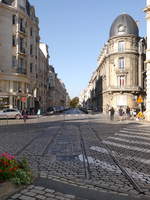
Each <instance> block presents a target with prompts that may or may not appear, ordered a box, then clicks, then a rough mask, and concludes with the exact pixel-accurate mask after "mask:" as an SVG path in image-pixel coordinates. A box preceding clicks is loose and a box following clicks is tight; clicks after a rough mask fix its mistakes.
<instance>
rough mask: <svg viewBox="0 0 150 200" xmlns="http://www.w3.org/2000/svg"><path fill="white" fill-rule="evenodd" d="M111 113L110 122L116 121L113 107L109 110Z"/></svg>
mask: <svg viewBox="0 0 150 200" xmlns="http://www.w3.org/2000/svg"><path fill="white" fill-rule="evenodd" d="M109 112H110V120H111V121H113V120H114V114H115V110H114V108H113V107H111V108H110V109H109Z"/></svg>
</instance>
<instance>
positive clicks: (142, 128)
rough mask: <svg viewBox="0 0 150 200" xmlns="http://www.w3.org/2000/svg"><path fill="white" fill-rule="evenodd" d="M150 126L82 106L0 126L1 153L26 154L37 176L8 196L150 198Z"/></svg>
mask: <svg viewBox="0 0 150 200" xmlns="http://www.w3.org/2000/svg"><path fill="white" fill-rule="evenodd" d="M18 122H19V121H18ZM9 123H10V122H9ZM149 128H150V126H149V125H147V124H142V123H138V122H135V121H123V122H118V121H114V122H110V121H109V120H108V119H107V118H106V117H105V116H103V115H102V114H95V115H91V114H84V113H82V112H81V111H79V110H78V109H73V110H68V111H66V112H64V113H62V114H60V115H52V116H48V117H43V118H42V117H41V118H40V119H34V120H33V121H32V120H30V121H27V123H26V124H20V122H19V123H18V125H13V124H9V125H1V126H0V137H1V144H0V153H3V152H6V151H7V152H9V153H11V154H14V155H16V157H17V158H21V157H26V158H27V159H28V160H29V162H30V166H31V167H32V169H33V172H34V174H35V175H36V176H37V178H36V180H35V181H34V184H33V185H31V186H29V187H27V188H26V189H25V190H23V191H21V192H19V193H18V194H14V195H12V196H11V197H9V198H8V199H9V200H13V199H18V200H19V199H24V200H35V199H40V197H41V199H46V200H48V199H51V200H52V199H53V200H55V199H64V200H69V199H76V200H77V199H89V200H99V199H103V200H107V199H108V200H111V199H113V200H117V199H118V200H125V199H130V200H134V199H140V200H142V199H143V200H144V199H145V200H146V199H149V198H150V171H149V165H150V159H149V153H150V144H149V141H150V129H149ZM10 138H11V139H10Z"/></svg>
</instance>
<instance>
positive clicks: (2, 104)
mask: <svg viewBox="0 0 150 200" xmlns="http://www.w3.org/2000/svg"><path fill="white" fill-rule="evenodd" d="M4 108H9V97H0V110H2V109H4Z"/></svg>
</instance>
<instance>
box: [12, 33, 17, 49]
mask: <svg viewBox="0 0 150 200" xmlns="http://www.w3.org/2000/svg"><path fill="white" fill-rule="evenodd" d="M12 46H13V47H15V46H16V36H15V35H13V36H12Z"/></svg>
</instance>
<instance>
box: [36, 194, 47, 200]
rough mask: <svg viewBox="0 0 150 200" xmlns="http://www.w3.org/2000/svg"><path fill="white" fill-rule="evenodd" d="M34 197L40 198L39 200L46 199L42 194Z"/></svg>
mask: <svg viewBox="0 0 150 200" xmlns="http://www.w3.org/2000/svg"><path fill="white" fill-rule="evenodd" d="M36 198H37V199H41V200H43V199H46V197H45V196H43V195H37V196H36Z"/></svg>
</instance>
